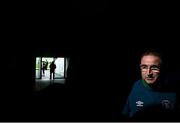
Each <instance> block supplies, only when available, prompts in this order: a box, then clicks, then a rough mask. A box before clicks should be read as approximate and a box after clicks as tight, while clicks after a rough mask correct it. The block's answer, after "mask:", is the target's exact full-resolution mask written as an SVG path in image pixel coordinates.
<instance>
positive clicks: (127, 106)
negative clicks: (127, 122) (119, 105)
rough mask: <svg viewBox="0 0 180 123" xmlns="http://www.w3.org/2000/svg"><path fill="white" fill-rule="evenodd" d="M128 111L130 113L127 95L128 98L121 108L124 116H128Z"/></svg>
mask: <svg viewBox="0 0 180 123" xmlns="http://www.w3.org/2000/svg"><path fill="white" fill-rule="evenodd" d="M129 113H130V108H129V97H128V100H127V102H126V104H125V106H124V108H123V111H122V115H123V116H125V117H129Z"/></svg>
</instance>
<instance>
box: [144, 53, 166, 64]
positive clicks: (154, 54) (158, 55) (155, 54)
mask: <svg viewBox="0 0 180 123" xmlns="http://www.w3.org/2000/svg"><path fill="white" fill-rule="evenodd" d="M147 55H153V56H156V57H159V58H160V64H161V63H162V55H161V54H160V53H159V52H157V51H155V50H148V51H146V52H144V53H143V54H142V55H141V59H142V58H143V57H144V56H147Z"/></svg>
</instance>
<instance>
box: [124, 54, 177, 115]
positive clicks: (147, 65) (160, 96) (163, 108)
mask: <svg viewBox="0 0 180 123" xmlns="http://www.w3.org/2000/svg"><path fill="white" fill-rule="evenodd" d="M161 67H162V58H161V55H160V54H158V53H157V52H154V51H147V52H145V53H144V54H143V55H142V57H141V63H140V69H141V77H142V79H140V80H138V81H136V82H135V84H134V85H133V89H132V91H131V93H130V95H129V97H128V100H127V102H126V105H125V107H124V109H123V112H122V113H123V115H125V116H127V117H129V118H137V117H138V118H139V117H141V118H146V116H147V117H149V116H150V117H151V118H152V116H153V115H154V116H155V117H156V116H158V115H157V114H158V113H160V112H161V114H159V115H161V116H163V114H162V112H163V113H165V112H168V113H169V112H171V111H173V110H174V109H175V104H176V93H174V92H165V91H162V88H161V84H162V83H163V82H162V81H161V80H160V73H162V71H161ZM142 116H143V117H142Z"/></svg>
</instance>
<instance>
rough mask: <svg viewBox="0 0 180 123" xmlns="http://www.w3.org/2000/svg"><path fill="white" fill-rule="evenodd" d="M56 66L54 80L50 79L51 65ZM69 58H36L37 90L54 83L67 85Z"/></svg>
mask: <svg viewBox="0 0 180 123" xmlns="http://www.w3.org/2000/svg"><path fill="white" fill-rule="evenodd" d="M52 62H54V64H55V65H56V68H55V72H54V79H50V64H51V63H52ZM67 66H68V58H64V57H36V65H35V73H36V74H35V79H36V80H35V82H36V90H37V89H38V90H39V89H42V88H44V87H46V86H48V85H50V84H53V83H60V84H64V83H65V77H66V71H67Z"/></svg>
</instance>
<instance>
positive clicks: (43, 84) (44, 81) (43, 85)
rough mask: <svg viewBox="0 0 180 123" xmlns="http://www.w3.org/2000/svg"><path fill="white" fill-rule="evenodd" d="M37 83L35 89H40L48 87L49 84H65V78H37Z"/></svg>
mask: <svg viewBox="0 0 180 123" xmlns="http://www.w3.org/2000/svg"><path fill="white" fill-rule="evenodd" d="M35 82H36V84H35V91H40V90H42V89H43V88H46V87H47V86H49V85H51V84H54V83H58V84H65V79H54V80H50V79H49V78H48V79H36V81H35Z"/></svg>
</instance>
